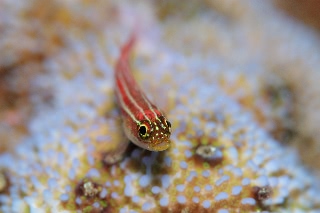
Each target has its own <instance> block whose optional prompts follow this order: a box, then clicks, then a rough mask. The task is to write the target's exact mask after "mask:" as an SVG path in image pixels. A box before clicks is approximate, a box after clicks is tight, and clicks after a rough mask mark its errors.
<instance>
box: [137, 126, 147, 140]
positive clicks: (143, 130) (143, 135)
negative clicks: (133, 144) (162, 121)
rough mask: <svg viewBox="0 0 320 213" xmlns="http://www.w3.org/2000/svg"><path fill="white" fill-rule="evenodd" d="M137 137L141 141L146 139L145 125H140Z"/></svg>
mask: <svg viewBox="0 0 320 213" xmlns="http://www.w3.org/2000/svg"><path fill="white" fill-rule="evenodd" d="M139 136H140V137H141V138H142V139H146V138H147V137H148V127H147V126H146V125H145V124H141V125H140V126H139Z"/></svg>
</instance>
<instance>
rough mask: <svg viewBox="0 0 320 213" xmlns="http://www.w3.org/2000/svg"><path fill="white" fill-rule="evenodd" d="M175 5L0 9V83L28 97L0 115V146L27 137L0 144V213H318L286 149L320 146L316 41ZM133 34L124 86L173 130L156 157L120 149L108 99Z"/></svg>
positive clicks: (288, 24) (253, 12)
mask: <svg viewBox="0 0 320 213" xmlns="http://www.w3.org/2000/svg"><path fill="white" fill-rule="evenodd" d="M179 2H180V1H170V2H167V1H161V2H160V3H159V2H158V1H153V2H150V1H143V0H140V1H136V2H134V3H133V2H132V1H117V0H114V1H102V0H101V1H94V2H91V1H85V0H83V1H78V2H74V1H58V0H56V1H51V2H50V3H48V4H44V3H43V2H41V1H40V0H33V1H30V2H29V3H28V4H22V3H18V2H16V1H9V0H1V1H0V6H1V7H0V8H1V9H0V12H1V11H3V12H1V13H0V16H1V18H0V21H1V22H0V29H2V30H3V31H5V32H7V33H6V36H5V37H3V38H0V50H1V51H0V54H1V55H0V58H1V60H0V70H1V71H2V70H3V71H4V72H3V73H5V75H6V76H7V75H9V76H10V77H7V78H6V82H7V84H8V85H10V84H12V85H15V86H16V87H14V86H11V88H15V89H16V90H18V91H19V90H22V91H25V90H26V91H28V95H27V97H25V99H26V100H24V99H23V100H21V102H18V103H17V104H15V108H14V110H12V111H8V110H10V109H11V108H10V107H12V106H11V105H6V103H5V102H4V104H3V106H1V108H0V109H1V114H0V115H1V116H2V117H3V119H2V120H3V121H4V122H3V124H1V126H0V129H1V131H0V134H1V135H5V134H6V132H7V129H9V130H10V131H18V128H21V127H19V125H18V127H17V125H16V124H17V123H19V121H20V120H21V119H22V120H23V119H24V122H23V123H24V124H25V125H24V129H26V130H27V131H24V132H23V133H21V134H24V136H23V137H20V136H19V137H16V136H14V135H15V134H11V135H9V136H7V137H3V139H1V144H3V145H2V150H0V151H2V152H1V153H0V212H219V213H228V212H230V213H231V212H319V211H320V197H319V196H318V194H319V192H320V183H319V181H318V179H317V176H316V174H315V172H314V171H313V170H312V169H308V168H307V166H308V167H314V168H320V166H319V165H318V164H317V162H316V163H314V164H311V163H310V162H311V160H309V161H308V160H305V162H306V163H308V164H307V165H305V164H303V163H302V162H301V159H300V158H299V156H300V155H299V153H302V154H303V153H305V152H303V151H301V152H299V150H296V149H295V147H297V146H298V147H302V146H301V145H300V144H301V143H309V144H312V147H319V146H320V141H319V139H317V136H318V134H319V132H317V131H316V129H317V128H318V127H319V122H316V121H317V119H318V118H319V113H317V110H316V106H318V105H317V103H319V101H320V97H319V93H318V91H319V89H318V87H317V82H315V81H316V80H315V78H316V77H318V76H319V72H317V71H316V67H319V61H320V60H318V59H319V58H320V57H319V56H320V51H319V48H318V49H317V48H316V47H315V46H316V45H318V44H319V38H317V37H316V35H315V34H313V31H312V30H310V29H308V28H307V27H305V26H303V25H301V24H299V23H296V22H293V21H292V20H291V19H288V18H287V17H284V16H283V15H281V13H280V12H279V11H278V10H277V9H275V8H274V7H273V5H272V4H271V3H268V2H261V1H259V2H257V1H249V0H246V1H241V3H240V1H235V0H228V1H215V0H207V1H192V7H189V6H184V7H181V10H179V8H180V3H179ZM11 22H12V23H15V25H12V23H11ZM10 23H11V24H10ZM29 26H30V27H29ZM137 26H139V27H138V28H139V30H140V32H141V34H140V37H139V41H138V43H137V45H136V46H135V48H134V57H133V59H132V68H133V70H134V75H135V77H136V79H137V82H139V85H140V86H141V87H142V89H143V90H144V91H146V93H147V95H148V97H149V98H150V99H151V100H153V102H155V103H157V104H158V105H159V108H161V109H163V110H164V111H165V113H166V115H167V117H168V119H169V120H170V122H171V123H172V135H171V144H172V145H171V147H170V148H169V149H168V150H166V151H164V152H150V151H146V150H143V149H141V148H139V147H136V146H134V145H133V144H130V145H129V147H126V144H127V142H128V140H127V139H126V138H125V136H124V134H123V131H122V127H121V119H120V118H119V112H118V107H117V104H116V100H115V97H114V82H113V72H114V64H115V61H116V60H117V57H118V55H119V50H120V47H121V45H122V44H123V43H124V42H125V41H126V39H127V38H128V36H129V34H130V33H131V32H132V30H133V29H136V28H137ZM20 40H23V41H25V42H22V44H20V43H21V42H18V41H20ZM298 50H299V52H298ZM31 65H32V66H31ZM32 68H34V69H32ZM12 70H14V71H12ZM17 70H26V71H25V72H26V73H29V74H30V76H29V78H31V79H32V80H28V81H26V80H25V81H22V80H21V76H20V77H19V75H17V74H12V72H13V73H15V72H18V71H17ZM25 75H26V76H28V75H27V74H25ZM26 79H27V78H26ZM318 79H319V78H318ZM300 81H303V82H304V85H305V84H307V85H308V86H309V87H306V86H304V85H300V84H299V82H300ZM17 82H22V83H17ZM0 89H2V88H1V87H0ZM5 89H7V87H5ZM307 94H308V95H309V96H306V95H307ZM0 95H1V93H0ZM22 96H23V95H22ZM300 96H303V97H304V98H303V97H300ZM305 98H310V99H312V100H310V102H309V100H308V101H305ZM306 102H308V103H310V104H306ZM303 103H304V104H303ZM303 106H304V107H303ZM26 109H27V110H26ZM30 111H32V114H31V115H28V114H29V113H30ZM2 117H1V118H2ZM19 119H20V120H19ZM297 120H298V121H301V122H302V124H297V123H295V122H297ZM293 132H295V134H293ZM306 137H308V138H310V141H305V138H306ZM292 141H296V143H297V144H298V145H295V144H294V143H293V142H292ZM6 144H14V147H12V146H11V147H9V145H6ZM317 153H318V151H317V150H316V149H315V150H314V151H313V152H312V155H316V154H317Z"/></svg>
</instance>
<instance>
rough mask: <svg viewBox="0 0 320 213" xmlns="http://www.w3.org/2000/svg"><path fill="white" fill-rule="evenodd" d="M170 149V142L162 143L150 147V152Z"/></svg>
mask: <svg viewBox="0 0 320 213" xmlns="http://www.w3.org/2000/svg"><path fill="white" fill-rule="evenodd" d="M169 147H170V141H163V142H160V143H157V144H155V145H153V146H151V147H150V151H156V152H159V151H164V150H166V149H168V148H169Z"/></svg>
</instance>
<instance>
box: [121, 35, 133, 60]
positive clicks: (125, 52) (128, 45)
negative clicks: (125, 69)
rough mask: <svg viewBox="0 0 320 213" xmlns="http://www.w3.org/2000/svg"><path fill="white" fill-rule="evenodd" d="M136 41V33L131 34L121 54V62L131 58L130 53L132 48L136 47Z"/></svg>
mask: <svg viewBox="0 0 320 213" xmlns="http://www.w3.org/2000/svg"><path fill="white" fill-rule="evenodd" d="M136 40H137V35H136V33H131V35H130V37H129V40H128V41H127V42H126V43H125V44H124V45H123V47H122V48H121V53H120V58H121V60H124V59H128V58H129V55H130V51H131V49H132V47H133V46H134V44H135V42H136Z"/></svg>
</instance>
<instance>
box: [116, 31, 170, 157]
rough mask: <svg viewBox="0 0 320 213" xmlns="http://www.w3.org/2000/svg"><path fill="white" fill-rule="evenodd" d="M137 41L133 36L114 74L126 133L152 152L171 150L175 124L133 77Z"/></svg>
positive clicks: (121, 54)
mask: <svg viewBox="0 0 320 213" xmlns="http://www.w3.org/2000/svg"><path fill="white" fill-rule="evenodd" d="M135 41H136V37H135V36H134V35H132V36H131V37H130V39H129V40H128V41H127V43H126V44H124V46H123V47H122V49H121V52H120V56H119V58H118V61H117V63H116V67H115V73H114V76H115V88H116V89H115V91H116V96H117V100H118V104H119V107H120V109H121V117H122V122H123V129H124V132H125V134H126V136H127V137H128V138H129V139H130V141H132V142H133V143H135V144H136V145H138V146H140V147H142V148H144V149H147V150H150V151H163V150H166V149H167V148H169V146H170V140H169V138H170V135H171V123H170V122H169V121H168V120H167V119H166V117H165V116H164V114H163V113H162V112H161V110H160V109H158V107H157V106H156V105H155V104H153V103H151V102H150V100H149V99H148V98H147V97H146V95H145V94H144V93H143V92H142V91H141V89H140V87H139V85H138V84H137V82H136V81H135V79H134V77H133V75H132V71H131V68H130V63H129V62H130V61H129V55H130V52H131V50H132V48H133V46H134V43H135Z"/></svg>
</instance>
